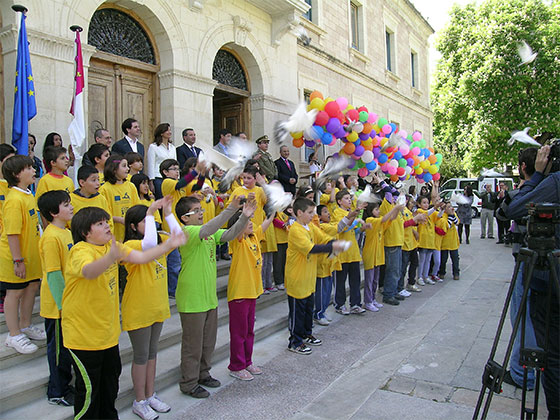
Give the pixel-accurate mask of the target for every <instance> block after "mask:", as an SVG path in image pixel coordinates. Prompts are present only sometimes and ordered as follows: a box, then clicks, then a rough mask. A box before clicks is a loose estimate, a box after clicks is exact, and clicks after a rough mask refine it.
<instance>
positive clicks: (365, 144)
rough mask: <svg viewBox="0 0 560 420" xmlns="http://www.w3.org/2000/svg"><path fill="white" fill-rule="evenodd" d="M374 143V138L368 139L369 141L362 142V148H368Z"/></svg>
mask: <svg viewBox="0 0 560 420" xmlns="http://www.w3.org/2000/svg"><path fill="white" fill-rule="evenodd" d="M371 143H372V138H371V137H370V138H368V139H367V140H364V141H362V143H361V144H362V146H364V147H367V146H369V145H370V144H371Z"/></svg>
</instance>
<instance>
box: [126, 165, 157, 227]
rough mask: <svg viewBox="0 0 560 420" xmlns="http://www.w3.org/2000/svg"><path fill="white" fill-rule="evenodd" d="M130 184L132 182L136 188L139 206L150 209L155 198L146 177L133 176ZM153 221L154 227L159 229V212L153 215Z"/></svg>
mask: <svg viewBox="0 0 560 420" xmlns="http://www.w3.org/2000/svg"><path fill="white" fill-rule="evenodd" d="M129 175H130V174H129ZM130 182H132V183H133V184H134V186H135V187H136V191H137V192H138V199H139V200H140V202H139V204H142V205H144V206H146V207H150V206H151V205H152V204H153V202H154V200H155V198H154V196H153V194H152V192H151V191H150V178H148V175H146V174H134V175H132V176H131V177H130ZM154 219H155V221H156V223H157V225H156V226H157V227H159V228H161V214H160V213H159V211H156V212H155V213H154ZM125 231H126V226H125Z"/></svg>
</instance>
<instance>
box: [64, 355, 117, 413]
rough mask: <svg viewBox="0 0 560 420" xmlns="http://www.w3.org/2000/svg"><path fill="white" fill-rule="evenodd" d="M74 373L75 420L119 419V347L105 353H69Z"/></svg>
mask: <svg viewBox="0 0 560 420" xmlns="http://www.w3.org/2000/svg"><path fill="white" fill-rule="evenodd" d="M70 354H71V355H72V364H73V365H74V369H75V372H76V395H75V401H74V416H75V418H76V419H118V418H119V414H118V412H117V409H116V408H115V400H116V399H117V394H118V393H119V376H120V374H121V370H122V366H121V356H120V354H119V346H118V345H116V346H114V347H111V348H108V349H105V350H91V351H90V350H70Z"/></svg>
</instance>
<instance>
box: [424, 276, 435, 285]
mask: <svg viewBox="0 0 560 420" xmlns="http://www.w3.org/2000/svg"><path fill="white" fill-rule="evenodd" d="M424 281H425V282H426V284H436V282H435V281H433V280H432V279H431V278H429V277H426V278H425V279H424Z"/></svg>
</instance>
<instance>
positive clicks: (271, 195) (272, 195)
mask: <svg viewBox="0 0 560 420" xmlns="http://www.w3.org/2000/svg"><path fill="white" fill-rule="evenodd" d="M262 188H263V190H264V193H265V194H266V199H267V201H266V205H265V206H264V211H265V213H266V216H267V217H269V216H270V215H271V214H275V213H276V212H281V211H284V210H285V209H286V208H287V207H288V206H289V205H290V204H291V203H292V194H291V193H287V192H285V191H284V188H282V184H280V183H279V182H278V181H273V182H271V183H270V184H264V185H263V186H262Z"/></svg>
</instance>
